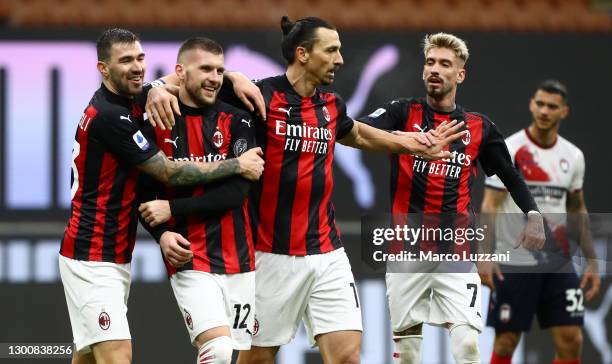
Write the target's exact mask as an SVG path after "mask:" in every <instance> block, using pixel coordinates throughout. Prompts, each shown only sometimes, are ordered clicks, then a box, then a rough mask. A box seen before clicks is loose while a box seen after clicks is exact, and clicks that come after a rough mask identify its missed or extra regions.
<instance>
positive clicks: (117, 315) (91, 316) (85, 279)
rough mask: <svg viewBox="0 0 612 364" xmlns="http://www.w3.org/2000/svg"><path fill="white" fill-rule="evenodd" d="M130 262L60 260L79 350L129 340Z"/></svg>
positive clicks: (63, 258)
mask: <svg viewBox="0 0 612 364" xmlns="http://www.w3.org/2000/svg"><path fill="white" fill-rule="evenodd" d="M130 269H131V267H130V263H126V264H117V263H108V262H87V261H81V260H74V259H70V258H66V257H64V256H62V255H60V257H59V272H60V276H61V278H62V283H63V285H64V292H65V294H66V303H67V305H68V315H69V316H70V325H71V326H72V336H73V339H74V344H75V345H76V349H77V351H79V352H81V353H88V352H90V351H91V346H90V345H92V344H95V343H99V342H102V341H108V340H130V339H131V338H132V337H131V335H130V328H129V326H128V320H127V300H128V295H129V293H130V274H131V273H130Z"/></svg>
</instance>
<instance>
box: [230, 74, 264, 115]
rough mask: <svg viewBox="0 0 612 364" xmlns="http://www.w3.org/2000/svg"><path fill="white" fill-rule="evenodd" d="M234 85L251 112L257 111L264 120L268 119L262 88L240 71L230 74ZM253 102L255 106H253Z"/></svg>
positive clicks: (235, 91)
mask: <svg viewBox="0 0 612 364" xmlns="http://www.w3.org/2000/svg"><path fill="white" fill-rule="evenodd" d="M228 76H229V77H230V79H231V81H232V84H233V85H234V93H235V94H236V96H238V98H239V99H240V101H242V103H243V104H244V105H245V106H246V107H247V109H249V111H250V112H254V111H257V113H258V114H259V115H261V118H262V119H263V120H266V103H265V101H264V98H263V95H262V94H261V90H259V87H257V86H256V85H255V84H254V83H253V82H251V80H249V78H248V77H246V76H245V75H243V74H242V73H240V72H231V73H230V75H228ZM253 103H254V104H255V106H253Z"/></svg>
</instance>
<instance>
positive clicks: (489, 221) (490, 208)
mask: <svg viewBox="0 0 612 364" xmlns="http://www.w3.org/2000/svg"><path fill="white" fill-rule="evenodd" d="M507 193H508V192H507V191H505V190H497V189H494V188H490V187H485V189H484V195H483V197H482V205H481V207H480V212H481V215H480V217H481V219H480V225H481V226H484V225H486V226H491V227H493V228H491V229H486V230H485V232H486V233H485V239H484V240H482V241H481V242H480V246H479V247H478V248H479V250H478V251H479V252H482V253H493V252H494V251H495V236H494V232H495V228H494V227H495V214H496V213H497V209H498V208H499V207H500V206H501V204H502V202H503V201H504V199H505V198H506V194H507ZM477 267H478V274H479V275H480V280H481V281H482V284H484V285H485V286H487V287H489V288H490V289H491V290H494V289H495V285H494V283H493V275H495V276H496V277H497V279H499V280H500V281H503V280H504V275H503V274H502V272H501V270H500V268H499V265H498V264H497V263H495V262H489V261H480V262H478V264H477Z"/></svg>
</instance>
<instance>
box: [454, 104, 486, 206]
mask: <svg viewBox="0 0 612 364" xmlns="http://www.w3.org/2000/svg"><path fill="white" fill-rule="evenodd" d="M466 125H467V127H468V130H469V131H470V143H469V144H468V145H467V146H466V147H465V154H466V155H471V156H472V161H473V162H472V163H471V165H470V166H465V165H464V166H463V168H461V177H460V182H459V198H458V200H457V212H467V209H468V206H469V204H470V202H471V196H470V183H469V179H470V176H471V175H476V157H477V156H478V151H479V149H480V144H481V142H482V130H483V120H482V117H480V116H477V115H474V114H470V113H467V114H466Z"/></svg>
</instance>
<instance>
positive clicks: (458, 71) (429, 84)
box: [423, 48, 465, 99]
mask: <svg viewBox="0 0 612 364" xmlns="http://www.w3.org/2000/svg"><path fill="white" fill-rule="evenodd" d="M463 66H464V62H463V61H462V60H461V59H460V58H459V57H457V55H456V54H455V52H453V51H452V50H451V49H449V48H432V49H430V50H429V52H427V54H426V56H425V65H424V66H423V81H424V83H425V89H426V90H427V95H428V96H430V97H432V98H434V99H443V98H445V97H446V96H447V95H449V94H451V95H454V94H455V91H456V89H457V84H459V83H461V82H463V80H464V79H465V69H464V68H463Z"/></svg>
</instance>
